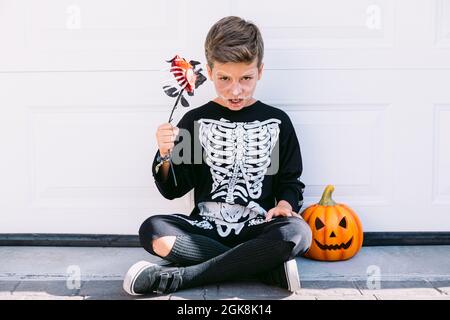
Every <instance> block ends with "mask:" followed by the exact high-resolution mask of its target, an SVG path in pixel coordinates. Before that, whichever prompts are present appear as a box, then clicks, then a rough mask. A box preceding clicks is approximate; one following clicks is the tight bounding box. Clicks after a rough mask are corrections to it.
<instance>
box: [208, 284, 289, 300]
mask: <svg viewBox="0 0 450 320" xmlns="http://www.w3.org/2000/svg"><path fill="white" fill-rule="evenodd" d="M291 294H292V293H291V292H289V291H288V290H285V289H282V288H277V287H272V286H267V285H265V284H262V283H259V282H247V281H246V282H227V283H222V284H219V285H218V286H217V291H216V292H210V291H209V292H208V291H207V292H206V298H207V299H211V298H212V299H214V298H215V297H220V298H234V297H236V298H245V299H247V298H250V297H258V299H263V298H264V297H271V298H273V297H277V298H278V299H281V298H285V297H288V296H289V295H291Z"/></svg>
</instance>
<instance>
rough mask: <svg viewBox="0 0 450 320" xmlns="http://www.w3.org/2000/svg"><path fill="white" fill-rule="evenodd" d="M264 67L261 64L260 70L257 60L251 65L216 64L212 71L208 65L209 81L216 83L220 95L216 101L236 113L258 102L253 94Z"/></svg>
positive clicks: (242, 63)
mask: <svg viewBox="0 0 450 320" xmlns="http://www.w3.org/2000/svg"><path fill="white" fill-rule="evenodd" d="M263 67H264V64H261V67H260V68H259V69H258V67H257V59H255V60H254V61H253V62H252V63H250V64H246V63H244V62H227V63H219V62H214V66H213V68H212V69H211V68H210V67H209V65H207V66H206V68H207V69H208V76H209V79H210V80H211V81H212V82H214V86H215V88H216V92H217V95H218V97H217V98H216V99H214V101H215V102H217V103H219V104H221V105H222V106H224V107H226V108H228V109H230V110H234V111H238V110H240V109H242V108H245V107H247V106H249V105H251V104H253V103H254V102H255V101H256V100H255V99H254V98H253V93H254V92H255V89H256V84H257V82H258V80H260V79H261V75H262V70H263Z"/></svg>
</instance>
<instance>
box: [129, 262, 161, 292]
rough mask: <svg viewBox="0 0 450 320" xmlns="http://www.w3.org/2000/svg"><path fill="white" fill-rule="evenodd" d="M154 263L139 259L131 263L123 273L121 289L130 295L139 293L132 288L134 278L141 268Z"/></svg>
mask: <svg viewBox="0 0 450 320" xmlns="http://www.w3.org/2000/svg"><path fill="white" fill-rule="evenodd" d="M153 265H155V264H154V263H151V262H148V261H139V262H136V263H135V264H133V265H132V266H131V267H130V269H128V271H127V273H126V274H125V277H124V280H123V290H125V292H126V293H128V294H129V295H132V296H137V295H141V294H140V293H136V292H134V290H133V287H134V282H135V281H136V278H137V277H138V275H140V274H141V272H142V270H144V269H146V268H148V267H149V266H153Z"/></svg>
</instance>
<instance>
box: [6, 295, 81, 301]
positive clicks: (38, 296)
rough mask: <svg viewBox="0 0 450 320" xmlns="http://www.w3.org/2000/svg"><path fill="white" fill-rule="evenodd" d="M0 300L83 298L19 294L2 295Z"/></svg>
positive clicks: (79, 297)
mask: <svg viewBox="0 0 450 320" xmlns="http://www.w3.org/2000/svg"><path fill="white" fill-rule="evenodd" d="M0 300H83V297H81V296H51V295H45V294H17V295H10V296H5V297H0Z"/></svg>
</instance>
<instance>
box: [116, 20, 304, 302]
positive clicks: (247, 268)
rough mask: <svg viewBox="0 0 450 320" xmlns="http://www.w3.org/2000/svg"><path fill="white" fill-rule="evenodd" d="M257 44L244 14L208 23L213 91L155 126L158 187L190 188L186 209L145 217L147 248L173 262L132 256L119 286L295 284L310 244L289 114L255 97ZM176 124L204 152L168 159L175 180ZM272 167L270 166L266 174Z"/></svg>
mask: <svg viewBox="0 0 450 320" xmlns="http://www.w3.org/2000/svg"><path fill="white" fill-rule="evenodd" d="M263 51H264V45H263V40H262V37H261V34H260V32H259V30H258V28H257V27H256V26H255V25H254V24H253V23H251V22H247V21H245V20H242V19H241V18H238V17H226V18H223V19H221V20H220V21H218V22H217V23H216V24H215V25H214V26H213V27H212V28H211V29H210V31H209V33H208V35H207V38H206V42H205V54H206V59H207V62H208V65H207V70H208V76H209V78H210V79H211V80H212V81H213V83H214V86H215V89H216V92H217V95H218V96H217V98H215V99H214V100H212V101H210V102H208V103H207V104H205V105H203V106H201V107H198V108H196V109H193V110H190V111H188V112H187V113H186V114H185V115H184V116H183V117H182V119H181V120H180V122H179V123H178V125H177V127H172V125H171V124H169V123H166V124H162V125H161V126H159V128H158V130H157V133H156V137H157V141H158V146H159V150H158V152H157V154H156V156H155V159H154V162H153V175H154V178H155V183H156V185H157V187H158V190H159V191H160V192H161V194H162V195H163V196H164V197H165V198H167V199H174V198H178V197H182V196H183V195H185V194H186V193H187V192H189V191H190V190H192V188H194V194H195V207H194V209H193V210H192V212H191V214H190V215H189V216H186V215H182V214H172V215H155V216H152V217H150V218H148V219H147V220H146V221H145V222H144V223H143V224H142V226H141V228H140V230H139V236H140V241H141V244H142V246H143V247H144V248H145V250H147V251H148V252H149V253H151V254H153V255H157V256H159V257H161V258H163V259H165V260H167V261H170V262H171V263H172V264H173V265H172V266H170V267H169V266H161V265H157V264H153V263H149V262H146V261H141V262H138V263H136V264H134V265H133V266H132V267H131V268H130V269H129V271H128V272H127V274H126V275H125V279H124V284H123V286H124V289H125V291H127V292H128V293H129V294H133V295H135V294H146V293H169V292H174V291H177V290H180V289H185V288H190V287H195V286H201V285H205V284H210V283H215V282H222V281H227V280H236V279H248V278H257V279H260V280H262V281H263V282H265V283H268V284H274V285H278V286H280V287H283V288H286V289H288V290H290V291H292V292H293V291H295V290H297V289H299V288H300V282H299V276H298V271H297V264H296V262H295V256H297V255H299V254H304V253H305V252H306V251H307V250H308V249H309V246H310V244H311V230H310V228H309V226H308V224H307V223H306V222H305V221H304V220H303V219H302V218H301V217H300V216H299V214H298V212H299V211H300V208H301V205H302V200H303V196H302V193H303V188H304V184H303V183H302V182H300V175H301V172H302V160H301V154H300V147H299V143H298V140H297V136H296V134H295V130H294V127H293V125H292V123H291V121H290V119H289V116H288V115H287V114H286V113H285V112H283V111H281V110H279V109H277V108H275V107H271V106H268V105H266V104H264V103H262V102H260V101H258V100H256V99H254V98H253V93H254V91H255V88H256V84H257V81H258V80H259V79H261V75H262V70H263V63H262V58H263ZM181 129H182V130H187V132H189V134H190V139H191V142H192V143H191V144H190V147H191V148H188V149H190V150H187V151H191V152H192V153H191V154H193V152H194V151H195V150H194V149H195V148H194V147H193V145H194V144H195V143H194V142H193V140H195V139H198V140H199V144H200V145H201V149H202V150H201V151H202V152H203V159H202V161H200V163H198V161H195V159H193V157H192V156H188V158H189V159H190V160H191V161H190V162H189V161H185V162H184V163H178V162H179V161H175V158H172V160H173V164H172V165H173V169H174V171H175V176H176V179H177V185H176V186H175V184H174V180H173V175H172V172H171V170H169V168H170V162H169V161H168V160H169V158H170V154H171V152H170V151H174V150H175V148H176V147H177V146H178V143H175V140H176V139H175V138H176V136H177V135H178V133H179V132H180V130H181ZM183 140H184V138H183ZM183 151H186V150H183ZM183 153H184V152H183ZM172 154H173V155H174V154H175V153H174V152H172ZM269 166H270V168H275V169H274V173H272V174H268V173H269V172H268V171H269V169H270V168H269Z"/></svg>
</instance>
